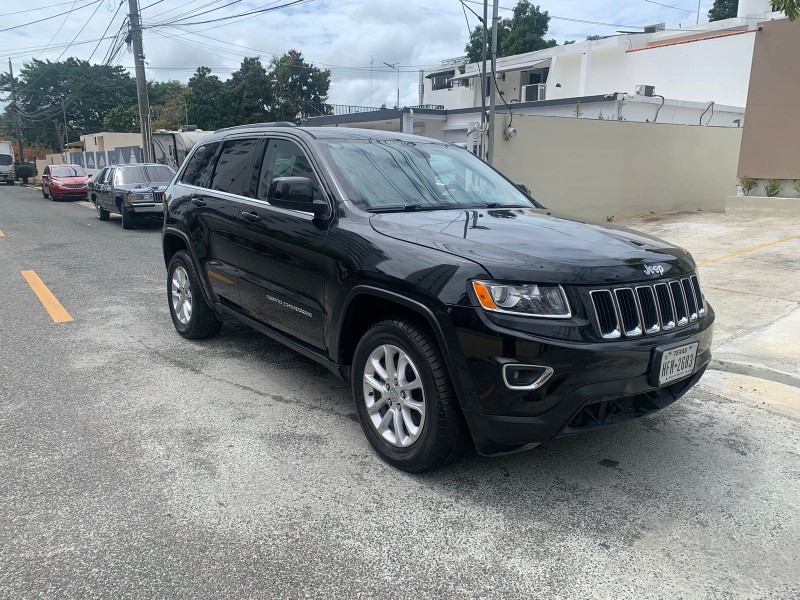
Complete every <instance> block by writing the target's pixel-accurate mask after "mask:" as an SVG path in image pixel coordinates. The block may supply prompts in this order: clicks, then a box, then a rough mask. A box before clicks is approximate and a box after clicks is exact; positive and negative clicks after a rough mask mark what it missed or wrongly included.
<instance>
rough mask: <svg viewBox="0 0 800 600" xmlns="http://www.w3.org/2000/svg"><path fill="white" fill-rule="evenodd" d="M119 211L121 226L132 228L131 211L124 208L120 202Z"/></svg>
mask: <svg viewBox="0 0 800 600" xmlns="http://www.w3.org/2000/svg"><path fill="white" fill-rule="evenodd" d="M119 212H120V214H121V215H122V228H123V229H133V213H132V212H131V211H129V210H128V209H127V208H125V205H124V204H120V206H119Z"/></svg>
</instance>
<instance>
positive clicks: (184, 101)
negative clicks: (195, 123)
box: [183, 96, 189, 125]
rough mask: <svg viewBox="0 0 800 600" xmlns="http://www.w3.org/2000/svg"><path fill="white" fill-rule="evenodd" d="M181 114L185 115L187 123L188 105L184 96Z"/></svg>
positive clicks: (187, 122)
mask: <svg viewBox="0 0 800 600" xmlns="http://www.w3.org/2000/svg"><path fill="white" fill-rule="evenodd" d="M183 114H184V115H185V116H186V124H187V125H188V124H189V105H188V104H186V96H184V97H183Z"/></svg>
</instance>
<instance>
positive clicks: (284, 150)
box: [258, 140, 323, 201]
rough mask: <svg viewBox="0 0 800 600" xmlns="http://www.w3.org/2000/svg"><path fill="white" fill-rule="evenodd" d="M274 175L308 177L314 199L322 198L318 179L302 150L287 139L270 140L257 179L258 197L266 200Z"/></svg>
mask: <svg viewBox="0 0 800 600" xmlns="http://www.w3.org/2000/svg"><path fill="white" fill-rule="evenodd" d="M276 177H308V178H309V179H310V180H311V183H313V184H314V199H315V200H317V199H322V198H323V195H322V192H321V190H320V187H319V181H318V180H317V177H316V175H314V170H313V169H312V168H311V163H310V162H309V161H308V159H307V158H306V155H305V153H304V152H303V150H302V149H301V148H300V146H298V145H297V144H295V143H294V142H290V141H287V140H270V141H269V144H268V145H267V151H266V153H265V154H264V162H263V163H262V165H261V173H260V175H259V179H258V198H259V200H265V201H266V200H267V195H268V193H269V185H270V183H272V180H273V179H275V178H276Z"/></svg>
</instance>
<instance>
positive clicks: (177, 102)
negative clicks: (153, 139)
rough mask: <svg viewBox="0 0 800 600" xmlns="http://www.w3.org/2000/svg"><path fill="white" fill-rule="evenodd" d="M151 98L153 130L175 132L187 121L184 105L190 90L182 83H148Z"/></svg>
mask: <svg viewBox="0 0 800 600" xmlns="http://www.w3.org/2000/svg"><path fill="white" fill-rule="evenodd" d="M147 93H148V96H149V97H150V118H151V121H152V127H153V129H154V130H155V129H170V130H175V129H178V128H180V126H181V125H183V123H184V121H185V119H186V112H187V111H186V108H187V104H184V100H185V99H186V97H187V95H188V93H189V88H188V86H186V85H184V84H182V83H181V82H180V81H152V82H148V83H147Z"/></svg>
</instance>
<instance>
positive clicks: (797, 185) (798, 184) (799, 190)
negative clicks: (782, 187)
mask: <svg viewBox="0 0 800 600" xmlns="http://www.w3.org/2000/svg"><path fill="white" fill-rule="evenodd" d="M794 191H795V192H797V193H798V194H800V179H798V180H797V181H795V182H794Z"/></svg>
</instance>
